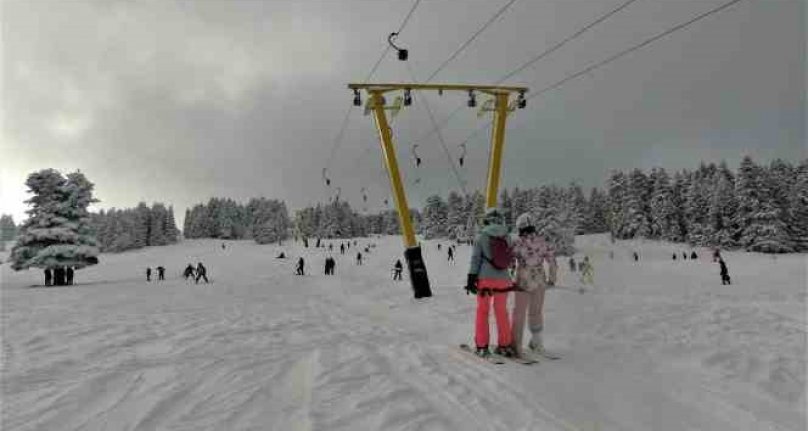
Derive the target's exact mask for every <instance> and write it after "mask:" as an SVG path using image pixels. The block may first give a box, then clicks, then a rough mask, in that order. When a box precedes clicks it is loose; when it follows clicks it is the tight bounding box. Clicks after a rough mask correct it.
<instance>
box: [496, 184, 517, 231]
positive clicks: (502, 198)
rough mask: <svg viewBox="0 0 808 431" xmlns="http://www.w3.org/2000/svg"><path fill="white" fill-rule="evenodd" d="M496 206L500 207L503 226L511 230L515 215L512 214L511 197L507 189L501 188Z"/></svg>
mask: <svg viewBox="0 0 808 431" xmlns="http://www.w3.org/2000/svg"><path fill="white" fill-rule="evenodd" d="M497 206H499V207H500V208H501V209H502V217H503V218H504V219H505V227H507V228H508V230H513V225H514V223H515V222H516V217H517V216H515V215H513V199H511V196H510V194H508V190H507V189H502V193H500V194H499V203H498V204H497Z"/></svg>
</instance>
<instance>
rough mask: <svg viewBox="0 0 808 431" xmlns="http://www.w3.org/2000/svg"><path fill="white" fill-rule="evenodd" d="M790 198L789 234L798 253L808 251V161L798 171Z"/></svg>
mask: <svg viewBox="0 0 808 431" xmlns="http://www.w3.org/2000/svg"><path fill="white" fill-rule="evenodd" d="M795 176H796V180H795V181H794V185H793V187H792V191H791V196H790V197H789V209H788V212H789V220H790V222H789V231H790V232H789V233H790V236H791V243H792V244H794V247H795V248H796V249H797V250H798V251H808V160H804V161H803V162H802V163H801V164H800V166H799V167H798V168H797V169H796V175H795Z"/></svg>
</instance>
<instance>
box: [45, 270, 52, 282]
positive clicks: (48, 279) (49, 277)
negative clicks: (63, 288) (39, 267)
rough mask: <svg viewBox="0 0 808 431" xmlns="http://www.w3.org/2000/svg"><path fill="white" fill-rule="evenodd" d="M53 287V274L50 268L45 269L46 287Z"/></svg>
mask: <svg viewBox="0 0 808 431" xmlns="http://www.w3.org/2000/svg"><path fill="white" fill-rule="evenodd" d="M52 285H53V273H52V272H51V269H50V268H45V286H52Z"/></svg>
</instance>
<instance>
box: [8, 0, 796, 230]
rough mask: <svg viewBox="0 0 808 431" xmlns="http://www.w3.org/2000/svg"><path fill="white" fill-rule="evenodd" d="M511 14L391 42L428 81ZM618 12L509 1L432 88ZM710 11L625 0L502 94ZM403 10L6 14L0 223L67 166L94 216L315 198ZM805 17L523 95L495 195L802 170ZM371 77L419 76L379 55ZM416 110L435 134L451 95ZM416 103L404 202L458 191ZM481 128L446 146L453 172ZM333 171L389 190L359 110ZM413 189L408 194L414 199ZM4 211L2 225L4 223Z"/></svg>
mask: <svg viewBox="0 0 808 431" xmlns="http://www.w3.org/2000/svg"><path fill="white" fill-rule="evenodd" d="M504 3H505V1H504V0H503V1H498V2H493V1H483V0H469V1H460V0H456V1H438V0H424V1H423V2H422V3H421V5H420V6H419V7H418V9H417V10H416V11H415V13H414V15H413V16H412V18H411V20H410V22H409V24H408V26H407V28H405V30H404V32H403V33H402V35H401V36H400V38H399V43H400V44H402V45H404V46H406V47H407V48H409V49H410V57H411V59H410V62H409V65H410V67H411V68H412V70H413V71H414V73H415V79H416V80H422V79H424V78H425V77H426V76H428V75H429V74H430V73H431V72H432V71H433V70H434V69H435V68H436V67H437V66H438V65H439V64H440V63H441V62H442V61H443V59H445V58H446V57H447V56H448V55H449V54H450V53H451V52H453V51H454V50H455V49H456V48H457V47H458V46H459V45H460V44H461V43H462V42H463V41H464V40H466V38H468V37H469V36H470V35H471V33H472V32H473V31H475V30H476V29H477V28H479V26H480V25H481V24H482V23H484V22H485V21H486V20H487V19H488V18H489V17H490V16H491V15H492V14H493V13H494V12H495V11H496V10H498V9H499V8H500V7H501V6H502V5H503V4H504ZM620 3H622V1H618V0H572V1H570V0H542V1H538V0H536V1H531V0H519V1H517V2H516V3H514V5H513V6H512V8H511V9H510V10H509V11H507V12H506V13H505V14H503V16H502V18H501V19H500V20H499V21H498V22H496V23H495V24H494V25H493V26H491V28H490V29H489V30H487V31H486V32H485V33H483V34H482V35H481V36H480V38H479V39H478V40H477V41H475V42H474V43H473V44H472V45H470V46H469V48H468V49H467V50H466V51H464V52H463V53H462V54H461V55H459V56H458V57H457V58H456V59H455V60H454V61H453V62H452V63H450V64H449V65H448V67H446V68H445V70H443V71H442V72H441V73H440V74H439V75H438V76H437V77H436V78H435V81H441V82H493V81H495V80H497V79H499V78H501V77H502V76H504V75H505V74H506V73H507V72H508V71H510V70H512V69H514V68H515V67H517V66H518V65H519V64H521V63H522V62H523V61H524V60H525V59H527V58H529V57H530V56H532V55H535V54H536V53H539V52H541V51H542V50H544V49H546V48H547V47H549V46H551V45H552V44H554V43H556V42H557V41H559V40H561V39H563V38H564V37H566V36H568V35H569V34H571V33H573V32H574V31H575V30H577V29H578V28H581V27H583V26H584V25H586V24H587V23H589V22H591V21H592V20H594V19H595V18H596V17H598V16H600V15H602V14H603V13H605V12H606V11H608V10H610V9H612V8H614V7H616V6H617V5H618V4H620ZM720 3H721V1H720V0H675V1H674V0H639V1H637V2H636V3H634V4H632V5H631V6H629V7H628V8H626V9H625V10H624V11H622V12H621V13H620V14H618V15H616V16H614V17H613V18H611V19H610V20H608V21H606V22H604V23H603V24H602V25H601V26H599V27H597V28H595V29H593V30H592V31H591V32H589V33H587V34H586V35H584V36H583V37H581V38H580V39H578V40H575V41H574V42H572V43H570V44H569V45H568V46H565V47H564V48H563V49H562V50H559V51H558V52H556V53H554V54H553V55H551V56H549V57H548V58H546V59H544V60H543V61H542V62H540V63H538V64H536V65H535V66H534V67H531V68H529V69H527V70H525V71H524V72H522V73H520V74H518V75H516V76H514V77H513V78H512V79H510V80H509V81H508V82H509V83H514V84H516V83H519V84H527V85H530V87H531V89H532V90H534V91H535V90H539V89H541V88H543V87H545V86H547V85H550V84H552V83H554V82H557V81H558V80H559V79H562V78H563V77H564V76H567V75H568V74H570V73H574V72H576V71H578V70H581V69H583V68H585V67H587V66H589V65H590V64H593V63H594V62H597V61H599V60H602V59H604V58H606V57H608V56H610V55H612V54H614V53H616V52H618V51H620V50H622V49H624V48H626V47H628V46H631V45H633V44H636V43H638V42H640V41H642V40H643V39H646V38H649V37H651V36H653V35H654V34H656V33H658V32H660V31H662V30H664V29H666V28H669V27H671V26H673V25H675V24H678V23H680V22H683V21H686V20H687V19H689V18H691V17H693V16H695V15H697V14H699V13H701V12H703V11H706V10H708V9H710V8H712V7H714V6H716V5H718V4H720ZM411 5H412V3H411V2H409V1H377V2H374V1H364V0H356V1H325V0H320V1H262V2H259V1H227V2H226V1H213V0H210V1H205V0H200V1H137V2H129V1H127V2H123V1H86V2H83V1H56V0H53V1H48V0H38V1H15V0H11V1H6V2H3V4H2V8H3V10H2V12H3V13H2V17H3V18H2V19H3V40H2V47H3V78H2V80H3V101H4V102H3V106H2V109H3V112H2V114H3V124H2V130H0V131H1V132H2V135H1V136H0V148H1V149H2V162H0V163H1V164H2V172H1V173H0V181H2V184H0V192H2V195H3V196H2V206H3V211H14V212H15V214H18V215H19V214H21V210H22V206H20V205H19V201H21V199H23V198H24V193H23V191H24V189H23V186H22V183H23V181H24V178H25V176H26V174H27V173H28V172H30V171H33V170H35V169H40V168H44V167H56V168H59V169H64V170H73V169H77V168H80V169H82V171H84V172H85V173H87V175H88V177H89V178H90V179H91V180H93V181H94V182H95V183H96V185H97V194H98V196H99V198H100V199H102V200H103V203H102V206H104V207H109V206H119V207H120V206H133V205H135V204H136V203H137V201H139V200H148V201H154V200H156V201H164V202H168V203H173V204H174V205H175V206H176V209H177V210H178V215H179V216H180V218H181V217H182V214H181V211H182V210H183V209H184V208H185V207H186V206H188V205H191V204H193V203H196V202H199V201H202V200H206V199H207V198H208V197H211V196H230V197H235V198H241V199H246V198H248V197H251V196H260V195H264V196H269V197H277V198H281V199H285V200H287V201H288V202H289V203H290V204H291V206H292V207H298V206H301V205H305V204H309V203H314V202H316V201H320V200H325V199H327V196H328V195H329V193H332V192H330V191H328V190H326V188H325V187H324V185H323V183H322V181H321V178H320V169H321V168H322V167H323V166H324V163H325V162H326V160H327V159H328V155H329V153H330V151H331V148H332V143H333V141H334V137H335V135H336V133H337V131H338V129H339V125H340V121H341V120H342V116H343V114H344V112H345V109H347V108H346V107H347V106H348V104H349V103H350V94H349V93H348V92H347V91H346V89H345V84H346V83H347V82H352V81H359V80H361V79H363V78H364V77H365V75H366V74H367V72H368V70H369V69H370V67H371V66H372V64H373V63H374V62H375V61H376V58H377V57H378V55H379V54H380V53H381V51H382V49H384V47H385V45H386V41H385V37H386V35H387V33H389V32H391V31H393V30H394V29H395V28H396V27H397V26H398V24H399V23H400V20H401V19H402V18H403V16H404V15H405V14H406V13H407V11H408V10H409V8H410V6H411ZM804 16H805V11H804V4H803V2H802V1H800V0H747V1H744V2H741V3H740V4H738V5H736V6H734V7H733V8H731V9H730V10H727V11H725V12H722V13H720V14H717V15H715V16H713V17H710V18H708V19H705V20H704V21H702V22H700V23H697V24H696V25H694V26H693V27H692V28H689V29H686V30H684V31H681V32H678V33H675V34H673V35H671V36H670V37H668V38H665V39H663V40H660V41H658V42H656V43H655V44H654V45H652V46H649V47H648V48H646V49H644V50H641V51H638V52H635V53H633V54H631V55H629V56H627V57H626V58H623V59H621V60H619V61H617V62H615V63H613V64H611V65H609V66H606V67H604V68H602V69H600V70H596V71H594V72H593V73H591V74H589V75H587V76H583V77H581V78H580V79H577V80H575V81H572V82H570V83H569V84H567V85H565V86H563V87H561V88H559V89H558V90H555V91H552V92H549V93H547V94H545V95H543V96H542V97H539V98H536V99H533V100H531V102H530V106H529V108H528V109H527V110H525V111H518V112H516V114H515V115H514V116H513V117H512V118H511V120H510V127H509V131H508V136H507V138H508V143H507V149H506V158H505V163H506V169H505V173H504V178H503V181H504V184H505V185H506V186H514V185H523V186H531V185H536V184H540V183H546V182H558V183H566V182H568V181H571V180H578V181H580V182H581V183H583V184H584V185H585V186H594V185H599V184H601V183H602V180H603V179H604V178H605V175H606V173H607V171H608V169H611V168H618V169H628V168H631V167H635V166H636V167H641V168H648V167H651V166H654V165H663V166H666V167H670V168H673V169H679V168H685V167H694V166H695V164H696V163H698V161H699V160H702V159H704V160H708V161H713V160H715V161H717V160H720V159H726V160H727V161H728V162H730V163H731V164H734V163H737V161H738V160H739V159H740V157H741V155H742V154H751V155H753V156H754V157H756V158H758V159H761V160H765V159H769V158H773V157H783V158H787V159H797V158H800V157H805V154H806V148H805V145H806V138H805V136H806V135H805V66H804V63H805V31H804ZM374 80H376V81H412V80H413V78H412V76H410V74H409V72H408V70H407V68H406V67H405V66H404V63H400V62H397V61H395V60H394V59H393V58H392V56H391V57H390V58H388V59H386V61H384V62H383V63H382V64H381V67H380V68H379V70H378V72H377V73H376V75H375V76H374ZM416 97H422V98H427V99H428V100H429V102H430V106H431V107H432V110H433V111H434V112H435V114H436V116H437V117H438V119H441V118H444V117H445V116H446V115H448V113H449V112H451V111H452V110H453V109H454V108H455V107H456V106H458V104H463V103H465V99H464V98H463V97H462V95H461V96H459V95H450V94H446V95H444V96H443V97H437V96H435V95H428V96H424V95H420V94H419V95H416ZM419 102H420V101H416V104H415V105H414V107H413V108H411V109H410V110H409V112H403V113H402V114H401V115H400V116H398V117H397V118H396V119H395V120H394V128H395V130H396V137H397V140H398V143H399V158H400V162H401V163H402V166H403V170H404V175H405V177H406V180H407V182H408V184H410V185H411V187H410V189H409V192H410V202H411V203H412V204H415V205H419V204H420V203H421V202H422V201H423V199H424V198H425V197H426V196H427V195H428V194H431V193H445V191H446V190H447V189H449V188H457V181H456V179H455V178H454V177H453V176H452V175H450V174H449V169H448V165H447V161H446V156H445V152H444V150H443V149H442V148H441V147H440V145H439V141H438V139H437V136H432V137H430V138H429V139H427V140H426V141H424V142H422V143H421V144H420V145H419V148H418V149H419V153H420V155H421V156H422V158H423V159H424V165H423V166H422V167H421V168H419V169H417V170H416V169H415V168H414V167H413V165H412V163H411V157H410V156H411V155H410V146H411V145H412V142H413V141H414V139H416V138H417V137H419V136H420V135H422V134H423V133H424V132H425V131H426V130H428V129H429V128H430V126H431V125H430V120H429V118H428V117H427V115H426V114H425V111H424V110H423V107H422V106H421V105H420V103H419ZM479 121H480V120H478V119H477V117H476V115H475V113H474V112H469V111H463V112H461V114H460V115H458V118H456V119H454V120H453V121H452V122H451V123H450V127H448V128H447V129H446V130H445V131H444V134H443V137H444V139H445V141H446V144H447V146H448V149H449V151H450V152H451V153H452V155H453V157H456V156H457V155H458V154H459V150H458V147H457V144H458V143H459V142H460V141H461V140H462V139H463V138H464V137H466V136H467V135H468V134H469V133H470V132H471V131H472V130H473V129H474V127H477V126H478V124H479ZM487 140H488V134H487V133H481V134H480V135H479V136H478V137H477V138H475V139H473V140H471V141H470V142H469V143H468V149H469V154H468V157H467V160H468V163H467V167H466V168H465V169H464V170H463V179H464V180H466V181H468V187H469V188H479V187H481V186H482V184H483V181H484V179H483V177H484V175H485V166H486V160H485V159H486V157H487V150H486V146H487ZM329 174H330V176H331V177H332V180H333V181H334V185H335V186H337V185H339V186H341V187H342V196H343V197H346V198H348V199H351V200H352V201H353V203H354V204H355V205H356V206H361V204H360V202H361V199H360V194H359V190H360V188H361V187H366V188H367V189H368V190H369V192H370V200H371V201H372V202H370V204H371V206H372V207H378V206H379V205H380V204H381V201H382V199H383V196H384V195H386V194H387V193H388V191H387V190H388V189H387V180H386V178H385V177H384V176H383V174H382V171H381V161H380V156H379V152H378V142H377V141H376V136H375V135H374V130H373V124H372V120H371V119H370V118H369V117H363V116H362V115H361V110H356V112H353V113H352V116H351V121H350V123H349V126H348V128H347V130H346V133H345V139H344V140H343V142H342V144H341V146H340V150H339V151H338V152H337V154H336V157H335V158H334V160H333V162H332V164H331V166H330V168H329ZM416 178H421V182H420V184H413V182H414V181H415V179H416ZM6 208H10V209H9V210H6Z"/></svg>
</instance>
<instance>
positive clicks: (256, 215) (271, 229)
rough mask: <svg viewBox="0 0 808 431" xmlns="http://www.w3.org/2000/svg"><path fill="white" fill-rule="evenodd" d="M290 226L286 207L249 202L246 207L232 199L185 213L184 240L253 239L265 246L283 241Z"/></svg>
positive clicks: (212, 201) (258, 200)
mask: <svg viewBox="0 0 808 431" xmlns="http://www.w3.org/2000/svg"><path fill="white" fill-rule="evenodd" d="M291 228H292V223H291V221H290V219H289V212H288V210H287V209H286V204H285V203H283V202H281V201H278V200H275V199H266V198H253V199H250V200H249V202H247V205H242V204H240V203H237V202H236V201H234V200H233V199H225V198H211V199H210V200H209V201H208V203H207V204H198V205H196V206H194V207H193V208H191V209H189V210H186V211H185V222H184V225H183V233H184V235H185V237H186V238H221V239H254V240H255V241H256V242H257V243H259V244H268V243H272V242H279V241H283V240H284V239H287V238H288V237H289V235H290V230H291Z"/></svg>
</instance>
